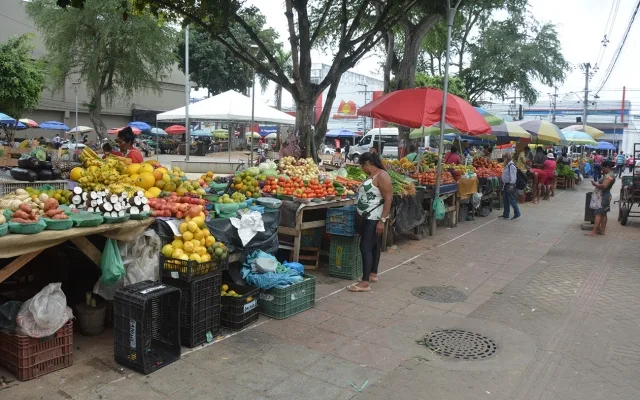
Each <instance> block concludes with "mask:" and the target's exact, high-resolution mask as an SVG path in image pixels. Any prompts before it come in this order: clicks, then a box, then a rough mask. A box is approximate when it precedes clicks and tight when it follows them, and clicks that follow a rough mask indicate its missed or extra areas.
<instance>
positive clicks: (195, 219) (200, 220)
mask: <svg viewBox="0 0 640 400" xmlns="http://www.w3.org/2000/svg"><path fill="white" fill-rule="evenodd" d="M191 220H192V221H193V222H195V223H196V225H197V226H198V228H204V227H205V224H204V218H203V217H201V216H199V215H198V216H197V217H193V218H192V219H191Z"/></svg>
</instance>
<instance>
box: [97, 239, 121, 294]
mask: <svg viewBox="0 0 640 400" xmlns="http://www.w3.org/2000/svg"><path fill="white" fill-rule="evenodd" d="M100 266H101V268H102V277H101V279H102V282H104V283H106V284H107V285H113V284H115V283H116V282H118V281H119V280H120V279H122V278H123V277H124V275H125V270H124V263H123V262H122V257H120V250H119V249H118V242H117V241H116V240H114V239H107V243H106V244H105V245H104V251H103V252H102V261H101V263H100Z"/></svg>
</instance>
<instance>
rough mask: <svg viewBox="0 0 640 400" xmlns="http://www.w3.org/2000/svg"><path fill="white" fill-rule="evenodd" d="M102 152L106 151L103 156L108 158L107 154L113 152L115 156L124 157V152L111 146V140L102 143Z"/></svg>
mask: <svg viewBox="0 0 640 400" xmlns="http://www.w3.org/2000/svg"><path fill="white" fill-rule="evenodd" d="M102 152H103V153H104V154H103V155H102V158H107V155H109V154H113V155H114V156H118V157H124V154H122V153H121V152H119V151H116V150H114V149H113V147H111V143H109V142H107V143H105V144H103V145H102Z"/></svg>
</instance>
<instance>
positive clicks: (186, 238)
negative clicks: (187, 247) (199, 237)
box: [182, 231, 193, 244]
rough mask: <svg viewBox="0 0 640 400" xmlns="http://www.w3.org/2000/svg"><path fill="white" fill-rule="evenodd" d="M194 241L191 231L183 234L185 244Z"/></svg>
mask: <svg viewBox="0 0 640 400" xmlns="http://www.w3.org/2000/svg"><path fill="white" fill-rule="evenodd" d="M192 239H193V233H191V231H184V232H183V233H182V240H184V242H185V244H186V243H187V242H190V241H191V240H192Z"/></svg>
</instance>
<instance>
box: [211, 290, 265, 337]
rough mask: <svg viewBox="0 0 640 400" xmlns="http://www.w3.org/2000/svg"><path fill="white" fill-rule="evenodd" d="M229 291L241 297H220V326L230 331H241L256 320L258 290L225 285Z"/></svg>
mask: <svg viewBox="0 0 640 400" xmlns="http://www.w3.org/2000/svg"><path fill="white" fill-rule="evenodd" d="M225 285H227V286H229V290H233V291H234V292H236V293H238V294H241V295H242V296H241V297H231V296H222V297H221V300H222V306H221V309H220V325H222V326H223V327H225V328H228V329H232V330H236V331H239V330H242V329H244V328H246V327H247V326H249V325H251V324H252V323H254V322H256V321H257V320H258V317H259V314H258V297H259V296H260V289H258V288H257V287H255V286H240V285H236V284H233V283H225Z"/></svg>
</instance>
